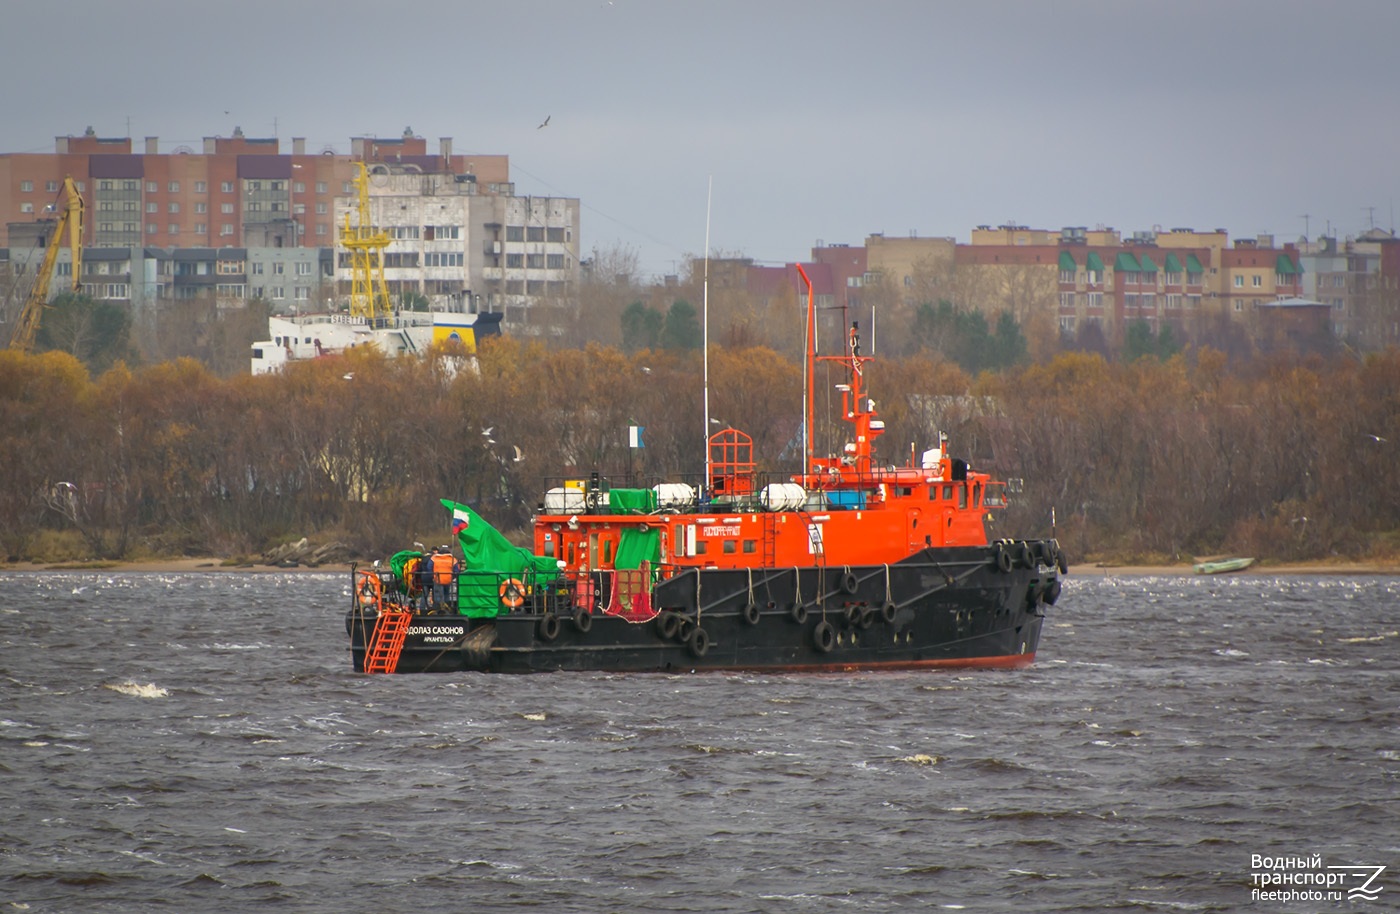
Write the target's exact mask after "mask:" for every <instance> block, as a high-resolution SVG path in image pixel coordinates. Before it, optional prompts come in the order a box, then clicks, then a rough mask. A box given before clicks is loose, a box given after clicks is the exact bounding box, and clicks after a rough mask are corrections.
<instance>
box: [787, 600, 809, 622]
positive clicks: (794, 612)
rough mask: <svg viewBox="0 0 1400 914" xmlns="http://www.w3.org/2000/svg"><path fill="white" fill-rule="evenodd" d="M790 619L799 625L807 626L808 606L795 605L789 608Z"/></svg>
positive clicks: (802, 604) (803, 604)
mask: <svg viewBox="0 0 1400 914" xmlns="http://www.w3.org/2000/svg"><path fill="white" fill-rule="evenodd" d="M788 618H790V619H792V621H794V622H796V623H797V624H798V625H803V624H805V623H806V622H807V604H806V603H793V604H792V605H791V606H789V607H788Z"/></svg>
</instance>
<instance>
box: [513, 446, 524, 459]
mask: <svg viewBox="0 0 1400 914" xmlns="http://www.w3.org/2000/svg"><path fill="white" fill-rule="evenodd" d="M511 447H513V448H515V462H516V463H519V462H520V461H522V460H524V459H525V455H524V454H523V453H521V451H520V445H518V444H512V445H511Z"/></svg>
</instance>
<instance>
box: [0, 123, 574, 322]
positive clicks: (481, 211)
mask: <svg viewBox="0 0 1400 914" xmlns="http://www.w3.org/2000/svg"><path fill="white" fill-rule="evenodd" d="M350 148H351V152H350V154H349V155H344V154H338V153H336V152H335V151H334V150H333V149H330V148H324V149H320V150H308V149H307V144H306V140H305V139H303V138H293V139H292V140H291V145H290V153H286V152H284V151H283V149H282V143H281V142H280V141H279V140H278V139H276V138H270V137H261V138H260V137H249V136H246V135H244V133H243V131H242V130H240V129H238V128H235V129H234V131H233V134H232V135H231V136H228V137H222V136H215V137H206V138H204V140H203V143H202V145H201V147H200V148H198V149H195V148H192V147H188V146H176V147H175V148H174V149H171V150H168V151H162V150H161V144H160V141H159V138H157V137H147V138H146V139H145V142H144V144H143V145H142V146H141V147H140V148H139V149H138V148H136V147H135V146H134V144H133V141H132V139H130V138H128V137H120V138H107V137H99V136H97V135H96V134H95V133H94V132H93V130H92V129H91V128H89V129H88V130H87V131H86V132H85V133H84V134H83V135H81V136H65V137H57V138H56V139H55V143H54V151H53V152H52V153H41V154H31V153H11V154H0V249H6V251H7V256H6V257H5V258H0V259H4V260H6V261H7V262H8V263H9V266H10V268H9V271H8V272H9V273H10V277H9V278H10V279H11V280H12V281H14V282H15V283H22V276H23V271H24V270H25V269H30V270H31V272H30V274H29V275H31V276H32V266H30V261H31V260H35V259H36V258H37V257H38V256H41V255H42V248H43V244H44V242H45V241H46V238H47V234H48V230H49V227H50V226H51V224H52V223H51V222H50V221H48V220H47V219H46V213H47V212H49V207H50V206H52V205H54V204H56V203H57V202H58V201H57V196H58V194H59V192H60V188H61V187H62V185H63V179H64V178H65V177H70V176H71V177H72V178H73V179H74V182H75V184H76V186H77V188H78V191H79V193H81V194H82V195H83V197H84V200H85V202H86V204H87V213H86V219H85V223H84V242H85V245H84V246H85V248H86V249H87V250H88V251H89V253H87V254H85V258H86V259H87V260H88V261H89V262H90V263H91V264H92V266H93V269H99V268H100V269H108V270H111V271H113V272H112V273H110V274H108V275H111V276H112V277H113V279H112V280H111V281H107V282H99V281H94V282H93V283H92V284H91V286H92V291H93V292H94V293H95V294H98V295H99V297H103V298H112V299H116V300H126V301H130V302H132V303H133V305H134V306H139V304H140V303H141V302H143V301H145V300H148V299H149V300H153V299H154V298H158V297H172V298H185V297H191V296H199V295H205V294H214V295H217V296H222V297H226V298H230V299H241V298H261V299H264V300H267V301H269V302H271V303H272V304H273V306H274V308H275V309H277V310H285V311H293V310H305V309H309V308H318V307H319V308H321V309H333V308H335V307H336V306H337V304H338V302H339V300H340V299H342V298H343V297H344V295H345V294H346V293H347V292H348V288H349V284H350V275H349V269H348V264H341V265H340V266H339V269H338V267H337V259H336V256H335V248H336V246H337V235H338V231H339V229H340V227H341V226H343V225H344V224H345V220H346V217H347V216H350V217H351V219H352V221H357V220H358V213H357V212H356V208H357V192H356V189H355V185H354V181H355V178H356V176H357V175H358V174H359V163H362V162H363V163H366V164H367V165H368V167H369V190H370V201H371V219H372V221H373V222H374V224H375V225H376V226H378V227H382V228H383V229H385V230H386V231H387V232H388V233H390V235H391V237H392V244H391V245H390V247H389V248H388V250H387V251H386V252H385V274H386V278H387V280H388V283H389V288H390V292H391V294H392V295H394V296H395V298H396V300H401V297H402V296H403V295H406V294H410V293H411V294H414V295H421V296H423V297H425V298H427V299H428V300H429V302H430V303H431V304H432V306H433V307H434V308H436V309H442V310H453V311H469V312H477V311H483V310H487V311H489V310H505V309H509V310H510V311H512V312H514V313H515V314H517V315H521V316H523V315H524V314H525V313H527V312H528V307H529V305H530V304H531V303H533V302H537V301H542V300H551V301H560V302H562V301H564V300H566V299H571V298H572V297H573V296H574V295H575V290H576V289H577V285H578V277H579V269H580V265H579V256H578V251H579V237H580V234H579V203H578V200H577V199H571V198H558V197H550V198H541V197H519V198H517V197H515V196H514V193H515V187H514V185H513V184H512V183H511V181H510V163H509V158H508V157H507V156H504V155H487V154H460V153H455V152H454V151H453V148H452V138H451V137H442V138H440V139H439V141H438V150H437V152H436V153H429V151H428V144H427V140H426V139H424V138H423V137H420V136H416V135H415V134H414V133H413V132H412V130H411V129H408V128H406V129H405V130H404V132H403V134H402V135H401V136H398V137H394V138H389V139H382V138H378V137H352V138H351V139H350ZM107 249H110V250H113V251H118V252H121V253H116V254H113V255H110V256H108V255H104V254H95V253H92V252H96V251H101V250H107ZM177 250H178V251H188V252H196V253H188V254H180V255H178V256H176V255H173V254H166V253H160V252H170V251H177ZM216 251H218V252H222V253H218V254H215V253H213V252H216ZM151 252H156V253H151ZM63 259H64V262H66V260H67V255H66V254H65V255H64V258H63ZM235 263H237V264H238V266H235ZM60 269H62V267H60ZM87 272H88V271H87V270H85V273H87ZM85 281H86V277H85ZM328 281H330V282H331V283H334V284H333V285H330V286H329V287H327V283H328ZM328 293H329V294H328Z"/></svg>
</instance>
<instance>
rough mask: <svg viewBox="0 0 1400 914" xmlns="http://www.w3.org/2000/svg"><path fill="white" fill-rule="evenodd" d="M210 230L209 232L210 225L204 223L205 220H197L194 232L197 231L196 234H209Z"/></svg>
mask: <svg viewBox="0 0 1400 914" xmlns="http://www.w3.org/2000/svg"><path fill="white" fill-rule="evenodd" d="M208 232H209V226H208V225H206V224H205V223H203V222H196V223H195V224H194V233H195V234H196V235H204V234H208Z"/></svg>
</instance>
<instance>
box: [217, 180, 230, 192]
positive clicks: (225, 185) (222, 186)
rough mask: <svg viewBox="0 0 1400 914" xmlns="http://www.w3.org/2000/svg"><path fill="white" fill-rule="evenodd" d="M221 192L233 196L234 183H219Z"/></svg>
mask: <svg viewBox="0 0 1400 914" xmlns="http://www.w3.org/2000/svg"><path fill="white" fill-rule="evenodd" d="M219 190H221V191H223V192H224V193H226V194H231V193H233V182H232V181H222V182H220V183H219Z"/></svg>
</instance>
